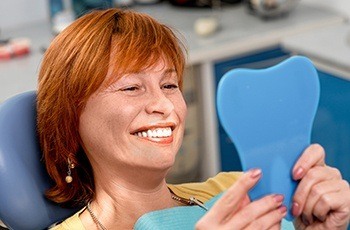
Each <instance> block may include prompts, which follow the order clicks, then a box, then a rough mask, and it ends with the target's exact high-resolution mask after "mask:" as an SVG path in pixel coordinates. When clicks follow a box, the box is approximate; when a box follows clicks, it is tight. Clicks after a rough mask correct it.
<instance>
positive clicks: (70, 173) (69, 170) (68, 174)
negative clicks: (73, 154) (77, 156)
mask: <svg viewBox="0 0 350 230" xmlns="http://www.w3.org/2000/svg"><path fill="white" fill-rule="evenodd" d="M74 167H75V165H74V164H73V163H72V162H71V161H70V159H69V158H68V171H67V176H66V182H67V183H68V184H69V183H72V181H73V177H72V176H71V175H72V172H71V169H74Z"/></svg>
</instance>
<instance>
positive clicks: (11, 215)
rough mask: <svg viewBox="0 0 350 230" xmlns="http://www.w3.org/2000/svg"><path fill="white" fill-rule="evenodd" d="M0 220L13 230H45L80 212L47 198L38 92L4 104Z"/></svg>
mask: <svg viewBox="0 0 350 230" xmlns="http://www.w3.org/2000/svg"><path fill="white" fill-rule="evenodd" d="M0 130H1V132H0V187H1V189H0V219H1V220H2V221H3V222H4V223H5V225H6V226H8V227H9V228H13V229H44V228H47V227H48V226H50V225H51V224H53V223H55V222H57V221H60V220H62V219H65V218H66V217H68V216H70V215H71V214H73V213H74V212H76V211H77V209H65V208H62V207H60V206H58V205H57V204H55V203H53V202H51V201H50V200H48V199H46V198H45V196H44V192H45V191H46V190H47V189H48V188H49V187H50V185H51V184H52V182H51V180H50V178H49V176H48V174H47V172H46V170H45V166H44V164H43V163H42V162H41V157H42V154H41V151H40V147H39V143H38V139H37V132H36V92H35V91H30V92H25V93H22V94H19V95H16V96H14V97H12V98H10V99H8V100H6V101H5V102H3V103H2V104H1V105H0Z"/></svg>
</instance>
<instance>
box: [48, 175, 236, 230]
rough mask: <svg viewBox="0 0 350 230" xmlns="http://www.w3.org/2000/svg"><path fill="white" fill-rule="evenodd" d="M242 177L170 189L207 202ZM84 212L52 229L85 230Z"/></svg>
mask: <svg viewBox="0 0 350 230" xmlns="http://www.w3.org/2000/svg"><path fill="white" fill-rule="evenodd" d="M240 175H242V173H241V172H222V173H219V174H218V175H216V176H215V177H213V178H210V179H208V180H207V181H205V182H201V183H186V184H180V185H171V184H168V187H169V188H170V189H171V190H172V191H173V192H174V193H175V194H176V195H177V196H179V197H183V198H186V199H189V198H190V197H191V196H193V197H196V199H198V200H200V201H202V202H207V201H208V200H210V199H211V198H213V197H214V196H216V195H218V194H219V193H221V192H223V191H225V190H226V189H228V188H229V187H230V186H231V185H232V184H233V183H234V182H235V181H237V179H238V178H239V176H240ZM84 210H85V208H83V209H82V210H80V211H79V212H77V213H75V214H74V215H73V216H71V217H69V218H68V219H66V220H65V221H63V222H62V223H60V224H58V225H56V226H54V227H52V228H50V229H52V230H71V229H74V230H85V228H84V225H83V223H82V222H81V220H80V218H79V214H80V213H82V212H83V211H84Z"/></svg>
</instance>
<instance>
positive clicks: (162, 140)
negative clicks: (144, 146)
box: [137, 136, 174, 144]
mask: <svg viewBox="0 0 350 230" xmlns="http://www.w3.org/2000/svg"><path fill="white" fill-rule="evenodd" d="M137 137H138V138H141V139H142V140H145V141H150V142H154V143H157V144H170V143H172V142H173V140H174V138H173V136H170V137H160V138H156V137H151V138H146V137H139V136H137Z"/></svg>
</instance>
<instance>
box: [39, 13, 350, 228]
mask: <svg viewBox="0 0 350 230" xmlns="http://www.w3.org/2000/svg"><path fill="white" fill-rule="evenodd" d="M184 65H185V55H184V51H183V47H182V45H181V42H180V41H179V40H178V39H177V38H176V36H175V35H174V33H173V32H172V31H171V30H170V29H169V28H168V27H166V26H165V25H162V24H160V23H158V22H157V21H155V20H154V19H152V18H150V17H149V16H146V15H143V14H139V13H135V12H132V11H122V10H118V9H109V10H105V11H96V12H93V13H90V14H87V15H85V16H83V17H81V18H80V19H78V20H77V21H75V22H74V23H73V24H72V25H71V26H69V27H68V28H67V29H66V30H64V31H63V32H62V33H61V34H59V35H58V36H57V37H56V38H55V40H54V41H53V42H52V44H51V46H50V47H49V48H48V50H47V52H46V54H45V57H44V59H43V62H42V66H41V71H40V75H39V87H38V101H37V103H38V104H37V108H38V132H39V137H40V143H41V147H42V149H43V153H44V159H45V163H46V166H47V170H48V172H49V174H50V176H51V177H52V178H53V180H54V181H55V183H56V184H55V186H54V187H53V188H51V189H50V190H49V191H48V192H47V194H46V195H47V197H48V198H49V199H51V200H53V201H54V202H56V203H60V204H63V205H68V206H72V205H86V208H84V209H82V210H81V211H79V212H78V213H76V214H75V215H74V216H72V217H70V218H68V219H67V220H65V221H64V222H63V223H61V224H58V225H57V226H56V227H55V228H56V229H132V228H133V226H134V224H135V222H136V221H137V219H138V218H139V217H140V216H142V215H143V214H145V213H147V212H151V211H154V210H161V209H166V208H171V207H176V206H180V205H188V204H190V203H191V202H188V198H189V197H191V196H193V197H195V198H196V199H197V200H195V202H194V203H196V202H197V203H198V200H199V201H202V202H205V201H207V200H209V199H210V198H212V197H213V196H215V195H217V194H218V193H220V192H222V191H224V190H226V189H227V188H228V187H230V186H231V184H233V185H232V186H231V187H230V188H229V189H228V191H227V192H226V193H225V195H224V196H223V197H222V198H221V199H220V200H219V201H218V202H217V203H216V204H215V206H214V207H213V208H212V209H211V210H210V211H208V212H207V213H206V215H205V216H203V218H202V219H201V220H200V221H199V222H198V223H197V225H196V227H197V228H198V229H213V228H215V229H227V228H232V226H234V228H235V229H245V228H252V229H268V228H271V229H278V228H280V223H281V220H282V218H283V217H284V216H285V215H286V212H287V210H286V207H284V206H282V205H281V204H282V201H283V196H281V195H278V194H271V195H268V196H266V197H264V198H262V199H260V200H257V201H254V202H251V201H250V200H249V198H248V196H247V192H248V191H249V189H250V188H252V187H253V186H254V184H256V183H257V181H258V180H259V178H260V177H261V171H260V170H259V169H252V170H250V171H249V172H247V173H244V174H240V173H234V172H232V173H222V174H219V175H218V176H216V177H215V178H213V179H210V180H208V181H207V182H205V183H197V184H196V183H193V184H184V185H177V186H174V185H168V184H166V181H165V177H166V175H167V173H168V171H169V169H170V167H171V166H172V165H173V164H174V160H175V156H176V153H177V151H178V150H179V148H180V145H181V142H182V137H183V132H184V120H185V116H186V104H185V102H184V99H183V96H182V93H181V88H182V77H183V70H184ZM293 176H294V179H296V180H301V182H300V184H299V186H298V188H297V191H296V194H295V197H294V201H295V203H294V204H293V214H294V215H295V216H296V217H297V221H296V227H297V228H298V229H304V228H305V227H310V228H314V227H315V228H318V227H319V228H326V229H346V227H347V224H348V222H349V216H350V211H349V209H350V190H349V185H348V183H347V182H346V181H344V180H342V178H341V175H340V174H339V172H338V171H337V170H335V169H332V168H330V167H328V166H326V165H325V162H324V151H323V149H322V148H321V147H320V146H319V145H312V146H310V147H309V148H307V149H306V151H305V152H304V153H303V154H302V156H301V158H300V159H299V160H298V162H297V163H296V165H295V167H294V169H293ZM192 203H193V202H192ZM219 210H220V211H219ZM247 213H249V215H247Z"/></svg>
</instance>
